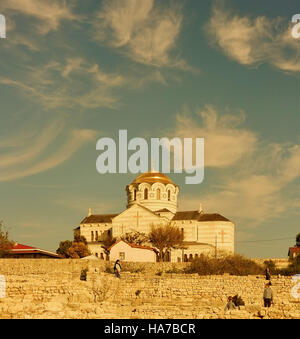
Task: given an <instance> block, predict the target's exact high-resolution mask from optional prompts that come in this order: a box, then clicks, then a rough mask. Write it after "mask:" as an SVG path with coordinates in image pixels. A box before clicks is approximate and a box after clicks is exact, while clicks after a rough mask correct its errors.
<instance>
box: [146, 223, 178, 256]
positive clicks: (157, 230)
mask: <svg viewBox="0 0 300 339" xmlns="http://www.w3.org/2000/svg"><path fill="white" fill-rule="evenodd" d="M149 242H150V243H151V244H152V245H153V246H154V247H155V248H157V250H158V251H159V261H164V260H165V259H166V253H167V252H168V251H170V250H171V249H172V248H179V247H181V246H182V245H183V234H182V232H181V230H180V229H179V228H178V227H175V226H172V225H171V224H168V225H163V224H160V225H157V226H155V225H152V227H151V232H150V234H149Z"/></svg>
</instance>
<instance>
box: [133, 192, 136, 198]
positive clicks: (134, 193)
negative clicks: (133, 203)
mask: <svg viewBox="0 0 300 339" xmlns="http://www.w3.org/2000/svg"><path fill="white" fill-rule="evenodd" d="M133 200H136V190H133Z"/></svg>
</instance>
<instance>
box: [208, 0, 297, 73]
mask: <svg viewBox="0 0 300 339" xmlns="http://www.w3.org/2000/svg"><path fill="white" fill-rule="evenodd" d="M289 20H290V19H287V18H284V19H283V18H275V19H270V18H267V17H265V16H259V17H256V18H250V17H248V16H239V15H235V14H233V13H232V12H230V11H229V10H228V9H226V8H225V7H224V5H223V2H220V1H216V2H215V5H214V6H213V10H212V15H211V18H210V20H209V22H208V23H207V25H206V30H207V33H208V35H209V38H210V39H211V41H212V42H213V43H214V44H216V45H217V46H218V47H219V48H220V49H221V50H222V51H223V52H224V53H225V54H226V55H227V56H228V57H229V58H231V59H233V60H235V61H237V62H239V63H240V64H242V65H251V66H255V65H259V64H261V63H268V64H270V65H271V66H273V67H275V68H277V69H280V70H282V71H289V72H299V71H300V59H299V41H297V40H296V39H293V37H292V35H291V25H290V22H289Z"/></svg>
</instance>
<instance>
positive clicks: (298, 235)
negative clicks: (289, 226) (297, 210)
mask: <svg viewBox="0 0 300 339" xmlns="http://www.w3.org/2000/svg"><path fill="white" fill-rule="evenodd" d="M296 242H297V246H300V233H298V234H297V236H296Z"/></svg>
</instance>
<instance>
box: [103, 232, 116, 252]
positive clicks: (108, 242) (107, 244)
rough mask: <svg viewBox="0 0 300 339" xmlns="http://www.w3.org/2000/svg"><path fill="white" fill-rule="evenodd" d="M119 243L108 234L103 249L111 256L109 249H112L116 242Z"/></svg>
mask: <svg viewBox="0 0 300 339" xmlns="http://www.w3.org/2000/svg"><path fill="white" fill-rule="evenodd" d="M116 241H117V239H116V238H113V236H112V235H111V234H108V235H107V236H106V238H105V239H104V241H103V243H102V246H101V247H102V248H103V249H104V252H105V254H106V255H109V251H108V249H109V248H110V246H112V245H113V244H114V243H115V242H116Z"/></svg>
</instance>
